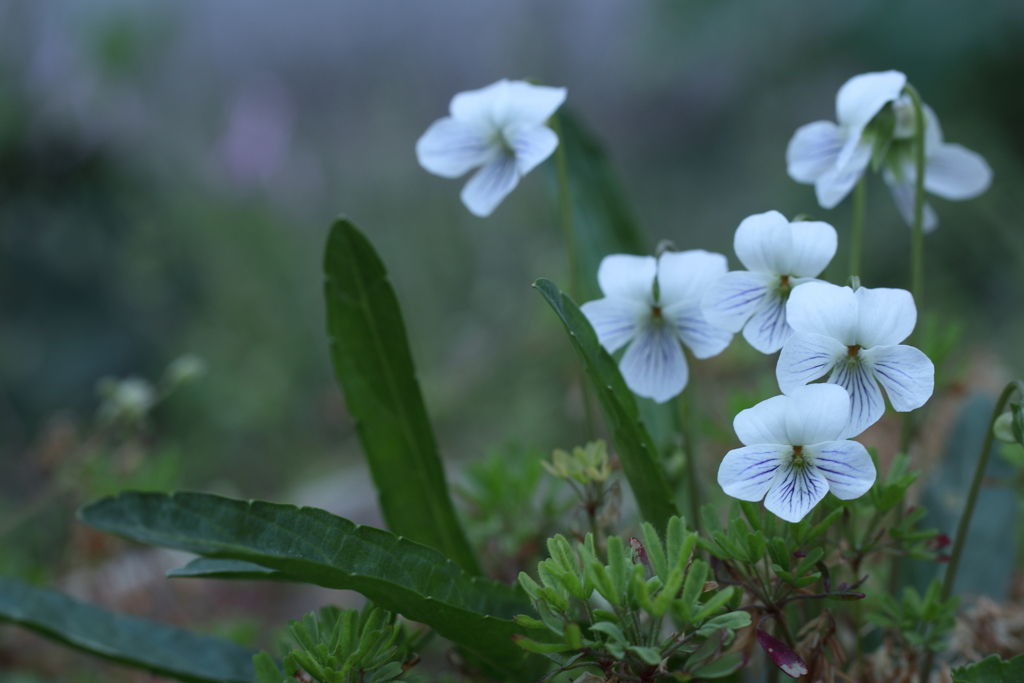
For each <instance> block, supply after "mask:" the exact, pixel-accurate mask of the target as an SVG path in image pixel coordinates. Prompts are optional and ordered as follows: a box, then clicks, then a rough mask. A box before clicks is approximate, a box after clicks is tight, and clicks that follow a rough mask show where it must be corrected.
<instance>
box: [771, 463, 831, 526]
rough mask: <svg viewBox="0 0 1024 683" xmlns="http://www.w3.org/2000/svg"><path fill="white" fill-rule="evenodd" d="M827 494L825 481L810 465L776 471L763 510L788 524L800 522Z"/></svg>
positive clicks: (788, 467)
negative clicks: (772, 513)
mask: <svg viewBox="0 0 1024 683" xmlns="http://www.w3.org/2000/svg"><path fill="white" fill-rule="evenodd" d="M826 493H828V480H827V479H825V476H824V475H823V474H822V473H821V472H819V471H818V469H817V468H816V467H813V466H812V465H808V464H804V465H798V466H795V467H794V466H793V465H792V464H791V463H786V464H783V465H782V466H780V467H779V470H778V472H777V473H776V475H775V481H774V483H773V485H772V488H771V490H770V491H769V492H768V495H767V496H766V497H765V499H764V506H765V507H766V508H768V510H770V511H771V512H774V513H775V514H776V515H778V516H779V517H781V518H782V519H784V520H786V521H787V522H794V523H795V522H799V521H800V520H801V519H803V518H804V516H805V515H806V514H807V513H808V512H810V511H811V508H813V507H814V506H815V505H817V504H818V502H819V501H820V500H821V499H822V498H824V497H825V494H826Z"/></svg>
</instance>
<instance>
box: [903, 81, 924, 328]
mask: <svg viewBox="0 0 1024 683" xmlns="http://www.w3.org/2000/svg"><path fill="white" fill-rule="evenodd" d="M906 91H907V94H908V95H910V99H911V101H913V103H914V118H915V120H916V121H917V127H916V128H915V129H914V148H915V149H914V152H915V154H916V159H915V161H916V162H917V164H916V165H917V177H916V178H915V179H914V181H915V187H914V232H913V236H912V237H911V245H910V291H911V293H912V294H913V295H914V303H915V304H917V310H918V311H920V310H921V297H922V295H923V294H924V126H925V119H924V107H923V106H922V104H921V96H920V95H919V94H918V93H917V90H916V89H915V88H914V86H912V85H910V84H909V83H908V84H907V86H906Z"/></svg>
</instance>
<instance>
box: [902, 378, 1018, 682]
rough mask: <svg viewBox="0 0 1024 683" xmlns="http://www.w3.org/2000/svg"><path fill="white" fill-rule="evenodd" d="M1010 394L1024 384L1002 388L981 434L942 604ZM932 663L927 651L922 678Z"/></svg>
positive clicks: (958, 560)
mask: <svg viewBox="0 0 1024 683" xmlns="http://www.w3.org/2000/svg"><path fill="white" fill-rule="evenodd" d="M1014 393H1016V394H1018V395H1019V396H1024V382H1021V381H1020V380H1016V379H1015V380H1013V381H1012V382H1010V383H1009V384H1007V385H1006V388H1005V389H1003V393H1002V394H1000V395H999V400H998V401H996V407H995V410H993V411H992V419H991V420H989V423H988V430H987V431H986V432H985V440H984V441H983V442H982V444H981V453H980V454H979V455H978V466H977V467H976V468H975V470H974V479H973V480H971V489H970V492H969V493H968V494H967V503H965V504H964V513H963V515H962V516H961V517H960V524H959V526H957V528H956V539H955V540H954V541H953V552H952V553H951V554H950V556H949V564H948V565H947V566H946V576H945V579H944V580H943V582H942V597H941V600H942V601H943V602H945V601H946V600H949V596H950V595H951V594H952V593H953V582H954V581H956V570H957V568H958V567H959V566H960V556H961V555H962V554H963V552H964V544H965V543H966V541H967V529H968V527H969V526H970V524H971V515H972V514H973V513H974V505H975V503H977V502H978V492H979V491H980V490H981V480H982V478H983V477H984V476H985V468H986V467H987V466H988V455H989V451H991V450H992V439H993V438H994V436H995V433H994V432H993V431H992V428H993V427H994V426H995V424H996V420H997V419H998V418H999V416H1000V415H1002V414H1003V411H1004V410H1006V404H1007V403H1008V402H1009V400H1010V397H1011V396H1013V395H1014ZM934 659H935V653H934V652H932V651H931V650H929V651H928V654H927V655H926V656H925V660H924V668H922V669H921V673H922V677H924V676H927V675H928V672H930V671H931V669H932V662H933V661H934Z"/></svg>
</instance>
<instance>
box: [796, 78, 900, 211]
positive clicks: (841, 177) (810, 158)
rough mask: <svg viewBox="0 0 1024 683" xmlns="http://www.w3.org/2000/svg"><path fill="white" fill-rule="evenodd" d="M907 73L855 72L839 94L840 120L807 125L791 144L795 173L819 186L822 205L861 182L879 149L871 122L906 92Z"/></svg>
mask: <svg viewBox="0 0 1024 683" xmlns="http://www.w3.org/2000/svg"><path fill="white" fill-rule="evenodd" d="M906 84H907V77H906V76H905V75H904V74H902V73H900V72H899V71H880V72H875V73H866V74H860V75H858V76H854V77H853V78H851V79H850V80H848V81H847V82H846V83H844V84H843V87H841V88H840V89H839V93H838V94H837V95H836V120H837V121H838V122H839V123H838V124H836V123H833V122H831V121H815V122H813V123H808V124H807V125H805V126H801V127H800V128H798V129H797V131H796V133H794V134H793V138H792V139H791V140H790V141H789V146H788V147H787V148H786V166H787V170H788V171H789V176H790V177H791V178H792V179H793V180H795V181H797V182H798V183H807V184H813V185H814V190H815V193H816V194H817V196H818V203H819V204H820V205H821V206H822V207H823V208H825V209H831V208H833V207H834V206H835V205H836V204H838V203H839V202H841V201H842V200H843V198H844V197H846V195H848V194H850V190H852V189H853V186H854V185H856V184H857V181H858V180H860V178H861V176H862V175H864V171H865V170H866V169H867V167H868V164H869V163H870V162H871V153H872V150H873V148H874V136H873V135H870V134H865V133H866V131H865V129H866V128H867V126H868V124H869V123H871V120H872V119H873V118H875V116H876V115H877V114H878V112H880V111H881V110H882V108H883V107H885V105H886V104H888V103H889V102H893V101H895V100H896V99H897V98H898V97H899V96H900V94H901V93H902V92H903V87H904V86H905V85H906Z"/></svg>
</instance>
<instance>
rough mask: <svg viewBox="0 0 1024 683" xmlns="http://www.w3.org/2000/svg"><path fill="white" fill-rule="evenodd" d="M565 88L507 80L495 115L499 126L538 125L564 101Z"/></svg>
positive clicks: (549, 116)
mask: <svg viewBox="0 0 1024 683" xmlns="http://www.w3.org/2000/svg"><path fill="white" fill-rule="evenodd" d="M565 96H566V90H565V88H554V87H551V86H548V85H534V84H532V83H527V82H526V81H509V82H508V87H507V89H506V90H505V92H504V93H503V97H501V98H499V100H498V104H497V105H496V111H495V117H496V119H495V120H496V121H497V122H498V123H499V125H500V126H502V127H504V126H510V125H519V126H539V125H540V124H542V123H544V122H545V121H547V120H548V119H549V118H551V115H552V114H554V113H555V112H556V111H557V110H558V108H559V107H561V106H562V103H564V102H565Z"/></svg>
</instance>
